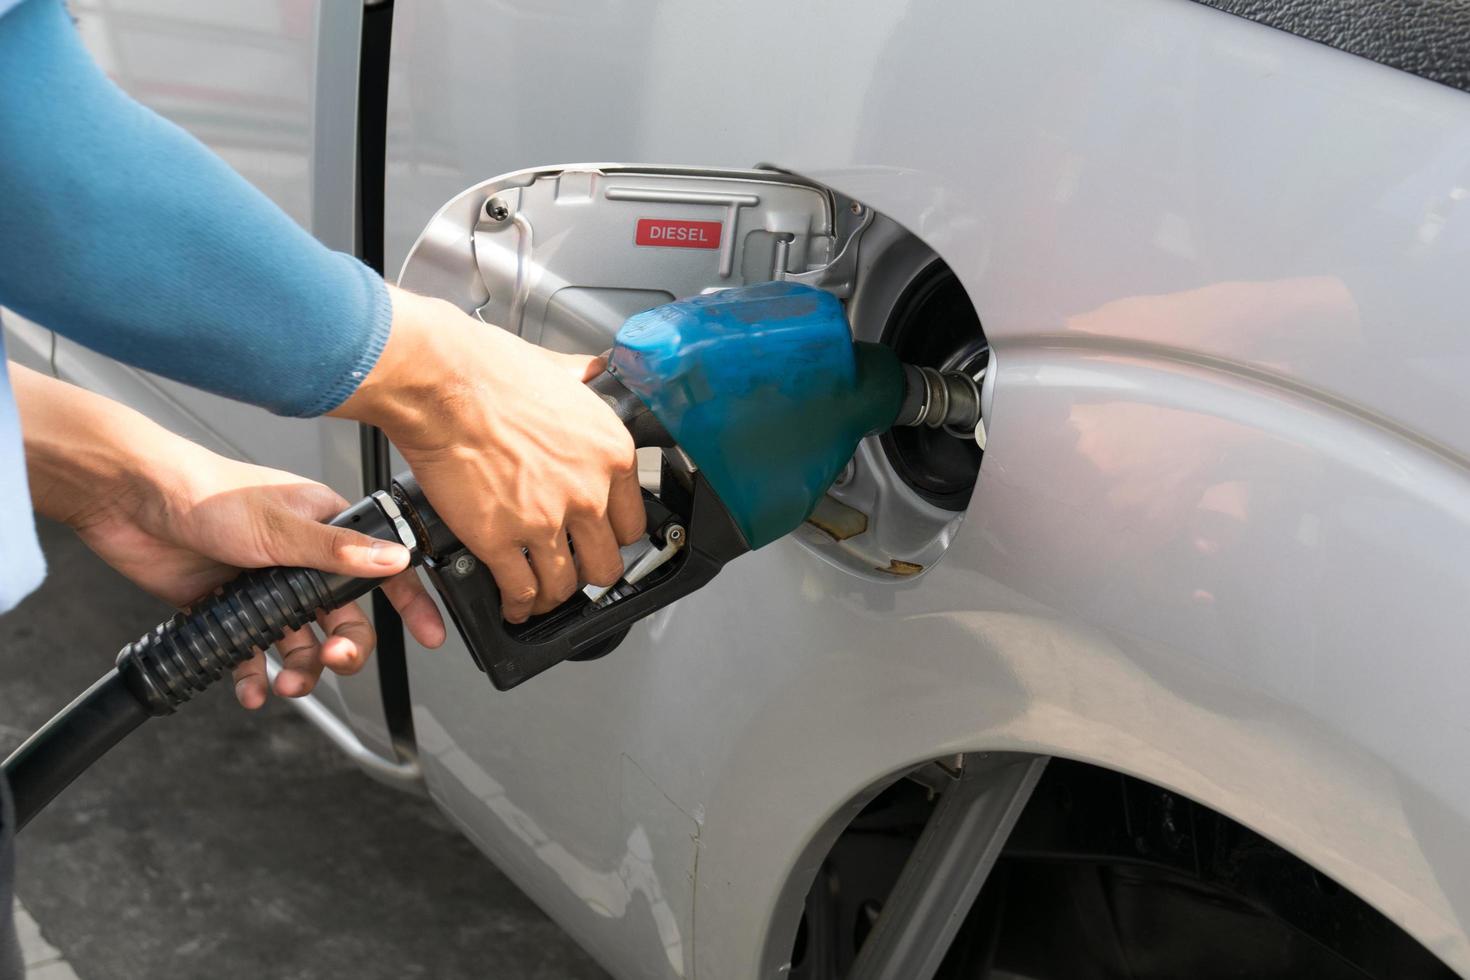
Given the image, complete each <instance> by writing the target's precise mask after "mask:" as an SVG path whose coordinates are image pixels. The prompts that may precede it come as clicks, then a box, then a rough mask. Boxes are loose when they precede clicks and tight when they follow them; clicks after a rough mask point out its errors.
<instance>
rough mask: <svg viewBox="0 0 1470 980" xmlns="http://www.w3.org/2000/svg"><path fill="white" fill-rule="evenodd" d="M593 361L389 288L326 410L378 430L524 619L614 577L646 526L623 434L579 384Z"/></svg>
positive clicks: (511, 613)
mask: <svg viewBox="0 0 1470 980" xmlns="http://www.w3.org/2000/svg"><path fill="white" fill-rule="evenodd" d="M602 369H603V364H602V361H601V360H600V359H599V358H595V357H582V356H573V355H568V354H556V353H552V352H550V351H546V350H543V349H541V348H539V347H536V346H535V345H533V344H529V343H526V342H525V341H523V340H520V339H519V338H517V337H514V336H512V335H511V334H509V333H507V332H505V331H503V330H499V329H496V328H494V327H490V326H486V325H485V324H482V323H479V322H477V321H475V320H474V319H472V318H470V317H469V316H466V315H465V314H464V313H462V312H460V311H459V310H458V309H456V308H455V307H454V306H452V305H450V304H448V303H445V302H442V301H440V300H434V299H428V298H426V297H422V296H416V295H414V294H412V293H407V292H404V291H403V290H393V328H392V333H391V335H390V336H389V339H388V344H387V347H386V348H385V349H384V351H383V354H382V357H381V358H379V360H378V363H377V365H376V366H375V367H374V369H373V371H372V372H371V373H370V374H369V375H368V377H367V378H366V379H365V380H364V381H363V383H362V385H361V386H360V387H359V388H358V389H357V391H356V392H355V393H354V394H353V395H352V397H351V398H349V399H348V400H347V401H346V402H344V403H343V404H342V406H341V407H340V408H338V409H337V411H335V412H333V413H332V414H334V415H342V416H344V417H347V418H354V419H357V420H359V421H364V422H369V423H371V424H373V425H377V426H378V427H379V428H381V429H383V431H384V432H385V433H386V434H387V436H388V438H389V439H390V440H392V442H393V444H394V445H395V446H397V447H398V449H399V451H400V452H402V453H403V455H404V457H405V458H406V459H407V460H408V462H409V465H410V467H412V469H413V472H414V475H415V476H416V477H417V478H418V481H419V484H420V485H421V486H422V487H423V490H424V493H425V494H426V495H427V496H428V498H429V502H430V503H432V504H433V506H434V509H435V510H436V511H437V512H438V513H439V515H440V517H442V518H443V519H444V521H445V522H446V523H447V524H448V525H449V527H450V529H451V530H453V531H454V532H455V534H456V535H457V536H458V537H459V539H460V541H461V542H463V543H464V545H465V546H466V547H468V548H469V549H470V551H472V552H473V553H474V554H475V555H477V556H478V557H479V558H480V560H482V561H483V562H485V564H486V566H487V567H489V569H490V572H491V574H492V575H494V576H495V581H496V583H497V584H498V585H499V587H500V592H501V603H502V609H503V614H504V616H505V618H506V619H507V620H509V621H511V622H522V621H524V620H525V619H526V618H527V617H528V616H530V615H531V614H533V613H541V612H545V611H547V610H549V609H552V608H554V607H555V606H557V605H558V604H560V603H561V602H563V601H565V600H566V599H567V598H568V597H569V596H571V595H572V593H573V592H574V591H576V589H577V586H578V582H579V580H580V581H584V582H591V583H593V584H597V585H612V584H613V583H615V582H616V581H617V580H618V578H619V577H620V576H621V575H622V571H623V563H622V557H621V555H620V554H619V551H618V546H619V545H620V544H631V543H632V542H633V541H636V540H637V539H638V537H639V535H640V534H642V532H643V524H644V513H643V501H642V497H641V495H640V492H639V488H638V473H637V461H636V456H635V454H634V450H633V440H632V438H631V437H630V436H629V435H628V431H627V429H626V428H625V427H624V426H623V425H622V423H621V422H620V421H619V420H618V418H617V416H616V415H615V414H614V413H613V412H612V411H611V410H610V409H609V408H608V407H607V406H606V405H605V404H603V403H602V401H601V400H600V399H598V398H597V396H595V395H594V394H592V392H591V391H590V390H588V388H587V387H586V385H585V382H586V381H588V380H590V379H591V378H592V377H594V376H595V375H596V374H597V373H598V372H600V371H601V370H602ZM569 538H570V540H571V541H572V542H574V546H575V549H576V556H575V561H574V559H573V554H572V549H571V547H569V546H568V539H569Z"/></svg>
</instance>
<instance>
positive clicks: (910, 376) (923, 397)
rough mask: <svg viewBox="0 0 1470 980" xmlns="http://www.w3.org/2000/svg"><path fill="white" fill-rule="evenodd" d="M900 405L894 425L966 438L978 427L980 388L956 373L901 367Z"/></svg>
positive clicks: (962, 374) (968, 377)
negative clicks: (922, 428)
mask: <svg viewBox="0 0 1470 980" xmlns="http://www.w3.org/2000/svg"><path fill="white" fill-rule="evenodd" d="M903 380H904V393H903V405H902V406H901V407H900V408H899V410H898V418H897V419H895V420H894V422H893V424H894V425H908V426H918V425H923V426H928V427H929V428H931V429H944V430H945V431H946V432H949V433H950V434H951V435H955V436H960V437H969V436H970V435H971V434H972V433H974V432H975V429H976V427H977V426H979V424H980V385H979V384H978V383H977V382H976V381H975V379H974V378H972V377H970V376H969V375H968V374H964V373H962V372H960V371H940V370H938V369H936V368H931V367H916V366H915V365H913V364H905V365H904V366H903Z"/></svg>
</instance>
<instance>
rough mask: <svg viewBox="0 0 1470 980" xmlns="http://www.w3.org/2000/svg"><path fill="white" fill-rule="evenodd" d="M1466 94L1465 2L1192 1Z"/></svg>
mask: <svg viewBox="0 0 1470 980" xmlns="http://www.w3.org/2000/svg"><path fill="white" fill-rule="evenodd" d="M1195 2H1196V3H1202V4H1204V5H1205V6H1207V7H1214V8H1215V9H1216V10H1223V11H1225V12H1226V13H1228V14H1234V15H1235V16H1237V17H1244V18H1245V19H1246V20H1252V21H1255V22H1256V23H1258V24H1265V25H1266V26H1268V27H1274V28H1276V29H1277V30H1281V31H1286V32H1287V33H1290V34H1295V35H1297V36H1298V37H1304V38H1307V39H1309V40H1312V41H1317V42H1319V43H1321V44H1326V45H1328V46H1330V47H1334V48H1337V49H1338V50H1339V51H1346V52H1348V53H1349V54H1355V55H1358V56H1359V57H1361V58H1367V59H1368V60H1370V61H1376V62H1378V63H1379V64H1380V65H1388V66H1389V67H1390V68H1397V69H1399V70H1400V71H1406V72H1409V73H1410V74H1413V75H1418V76H1420V77H1421V78H1427V79H1429V80H1430V81H1434V82H1439V83H1440V84H1442V85H1448V86H1450V87H1451V88H1457V89H1459V90H1461V91H1462V92H1470V0H1195Z"/></svg>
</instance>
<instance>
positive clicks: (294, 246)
mask: <svg viewBox="0 0 1470 980" xmlns="http://www.w3.org/2000/svg"><path fill="white" fill-rule="evenodd" d="M7 11H8V12H7ZM0 305H3V306H7V307H9V308H11V309H13V310H14V311H16V312H17V313H19V314H21V315H22V316H24V317H26V318H27V319H30V320H33V321H35V322H37V323H39V324H41V325H43V326H45V327H47V328H49V329H51V330H54V331H56V332H57V333H59V334H62V335H63V336H66V337H68V338H70V339H72V340H74V341H76V342H78V343H80V344H82V345H84V346H86V347H90V348H91V349H93V350H95V351H98V352H100V353H102V354H106V355H108V356H110V357H114V358H117V359H118V360H120V361H124V362H126V363H128V364H131V365H133V366H135V367H139V368H143V369H146V370H148V371H152V372H154V373H156V374H160V375H163V376H165V377H169V378H173V379H174V380H176V381H181V382H183V383H185V384H189V385H193V386H194V387H196V388H201V389H203V390H205V391H210V392H214V393H215V394H220V395H224V396H226V397H229V398H234V399H237V400H239V401H244V402H249V403H251V404H255V405H261V406H263V407H265V408H268V409H270V410H271V411H274V412H276V413H278V414H281V415H295V416H312V415H319V414H321V413H323V412H327V411H330V410H331V409H333V408H335V407H336V406H338V405H340V404H341V403H342V402H343V401H345V400H346V398H347V397H348V396H349V395H350V394H352V392H353V391H354V390H356V388H357V386H358V384H359V383H360V382H361V381H362V379H363V378H364V377H366V375H367V373H368V372H369V371H370V370H372V367H373V365H374V364H375V363H376V362H377V359H378V355H379V354H381V353H382V350H383V345H384V344H385V343H386V342H387V339H388V329H389V325H390V321H391V317H392V309H391V304H390V301H389V298H388V293H387V288H386V287H385V286H384V284H383V281H382V279H381V278H380V277H379V276H378V275H377V274H376V273H374V272H373V271H372V270H370V269H368V268H367V267H366V266H364V265H363V264H362V263H361V262H358V261H357V260H356V259H354V258H353V257H351V256H349V255H345V254H343V253H340V252H333V251H331V250H330V249H328V248H326V247H325V246H323V245H322V244H321V243H320V242H318V241H316V239H314V238H312V237H311V236H310V235H309V234H307V233H306V232H305V231H304V230H302V229H301V228H300V226H298V225H297V224H296V223H295V222H293V221H292V220H291V219H290V218H289V217H287V216H286V215H285V214H284V213H283V212H282V211H281V210H280V209H279V208H277V207H276V206H275V205H274V204H273V203H271V201H270V200H269V199H268V198H266V197H265V196H264V195H263V194H261V193H260V192H259V191H258V190H256V189H255V188H254V187H252V186H251V185H250V184H249V183H247V182H246V181H245V180H244V179H243V178H241V177H240V176H239V175H238V174H236V173H235V172H234V171H233V170H231V169H230V168H229V166H227V165H226V164H225V163H224V161H222V160H220V159H219V158H218V157H217V156H215V155H214V154H213V153H211V152H210V151H209V150H208V149H207V148H205V147H204V146H203V145H202V144H201V143H199V142H198V141H197V140H195V139H194V138H193V137H192V136H190V135H189V134H187V133H185V132H184V131H183V130H182V129H180V128H178V127H177V126H175V125H173V124H172V123H170V122H168V121H167V120H165V119H163V118H162V117H160V116H158V115H157V114H155V113H153V112H152V111H150V110H148V109H147V108H145V107H143V106H141V105H139V104H138V103H137V102H135V101H133V100H132V99H131V98H129V97H128V96H127V95H126V94H125V93H124V92H123V91H122V90H121V89H119V88H118V87H117V86H116V85H114V84H113V83H112V82H111V81H110V80H108V79H107V77H106V76H105V75H104V74H103V73H102V71H101V70H100V69H99V68H98V67H97V65H96V63H95V62H94V61H93V60H92V58H91V56H90V55H88V54H87V51H86V49H85V48H84V47H83V46H82V44H81V41H80V39H79V38H78V36H77V32H76V29H75V27H74V26H73V24H72V23H71V19H70V18H69V17H68V15H67V13H66V10H65V8H64V7H63V5H62V4H61V2H60V0H19V2H18V0H0ZM0 466H4V467H5V470H4V472H5V474H6V475H7V476H8V477H9V478H8V479H6V480H4V481H0V515H3V516H0V611H4V610H6V609H9V608H10V607H11V606H13V605H14V604H15V603H16V602H17V601H18V600H19V599H20V598H21V597H23V596H24V595H25V594H26V593H27V592H29V591H30V590H31V589H33V588H35V586H36V584H37V583H38V582H39V581H40V578H41V575H42V574H43V571H44V566H43V563H42V559H41V557H40V550H39V548H38V547H37V545H36V537H35V528H34V519H33V518H32V516H31V513H30V496H29V493H28V490H27V488H26V485H25V481H24V480H23V479H22V478H21V477H22V475H23V473H24V454H23V451H22V445H21V441H20V430H19V425H18V421H17V417H16V412H15V405H14V400H13V397H12V394H11V392H10V389H9V381H8V379H5V378H0Z"/></svg>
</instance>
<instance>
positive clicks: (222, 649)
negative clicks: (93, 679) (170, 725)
mask: <svg viewBox="0 0 1470 980" xmlns="http://www.w3.org/2000/svg"><path fill="white" fill-rule="evenodd" d="M332 604H333V603H332V595H331V592H330V590H329V589H328V586H327V582H326V579H325V578H324V577H323V576H322V574H321V573H320V572H318V571H314V570H312V569H309V568H268V569H261V570H259V571H253V572H246V573H245V574H243V575H241V576H240V577H239V578H236V579H235V580H234V581H232V582H230V583H228V584H227V585H226V586H224V587H223V588H222V589H220V590H219V591H218V592H216V593H215V594H213V595H210V596H206V597H205V598H203V599H201V600H199V601H198V602H196V603H194V604H193V605H192V606H191V607H190V608H189V609H187V610H185V611H184V612H180V613H176V614H175V615H174V616H173V618H172V619H170V620H169V621H168V622H166V623H162V624H160V625H159V626H157V627H156V628H155V629H154V630H153V632H151V633H149V634H147V635H146V636H144V637H142V638H141V639H138V640H135V641H134V642H132V643H129V644H128V645H127V646H125V647H123V648H122V650H121V652H119V653H118V655H117V667H118V671H119V672H120V673H121V674H122V675H123V677H124V679H125V680H126V681H127V684H128V687H129V688H131V689H132V691H133V694H134V695H135V696H136V697H137V698H138V700H139V701H141V702H143V703H144V704H146V705H147V706H148V710H149V711H150V712H152V713H153V714H155V715H166V714H172V713H173V711H174V709H175V708H177V707H178V706H179V705H181V704H183V703H184V702H185V701H188V700H189V699H190V698H192V697H193V696H194V694H195V693H196V692H199V691H202V690H204V689H205V688H206V687H208V686H209V685H211V684H213V683H214V682H215V681H217V680H219V679H220V678H221V677H223V676H224V675H225V674H226V673H228V672H229V671H231V670H233V669H234V668H235V667H237V666H239V665H240V664H242V663H244V662H245V661H246V660H248V659H249V658H250V656H251V654H252V653H253V652H254V651H255V650H257V649H260V650H264V649H266V648H267V647H269V646H270V645H271V644H273V643H275V642H276V641H277V640H279V639H280V638H281V637H282V636H283V635H284V634H285V632H286V630H288V629H300V628H301V627H302V626H304V625H306V624H307V623H309V622H312V621H313V620H314V619H315V618H316V614H317V611H318V610H320V609H322V608H324V607H328V606H329V605H332Z"/></svg>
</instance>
